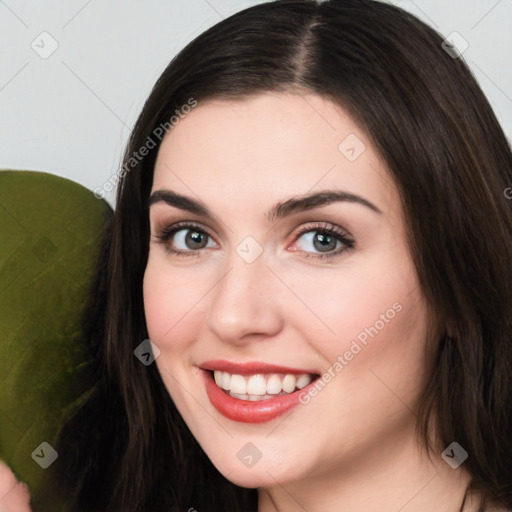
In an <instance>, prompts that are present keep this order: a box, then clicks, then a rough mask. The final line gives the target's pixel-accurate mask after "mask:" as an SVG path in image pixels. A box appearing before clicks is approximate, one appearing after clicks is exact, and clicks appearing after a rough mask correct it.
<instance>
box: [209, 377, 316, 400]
mask: <svg viewBox="0 0 512 512" xmlns="http://www.w3.org/2000/svg"><path fill="white" fill-rule="evenodd" d="M213 376H214V379H215V383H216V384H217V386H219V387H220V388H222V389H224V390H225V391H228V392H229V394H230V395H231V396H234V397H235V398H239V399H241V400H251V401H256V400H266V399H268V398H273V396H269V395H279V394H281V395H283V394H286V393H293V392H294V391H295V390H296V389H302V388H303V387H305V386H307V385H308V384H309V383H310V382H311V381H312V376H311V375H309V374H302V375H293V374H290V373H288V374H283V373H271V374H256V375H251V376H248V375H238V374H233V375H232V374H230V373H228V372H221V371H219V370H215V371H214V372H213Z"/></svg>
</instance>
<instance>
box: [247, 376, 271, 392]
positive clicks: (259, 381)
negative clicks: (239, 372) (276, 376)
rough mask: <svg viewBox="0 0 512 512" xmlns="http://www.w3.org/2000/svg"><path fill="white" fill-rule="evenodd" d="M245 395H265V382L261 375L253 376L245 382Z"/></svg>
mask: <svg viewBox="0 0 512 512" xmlns="http://www.w3.org/2000/svg"><path fill="white" fill-rule="evenodd" d="M247 393H248V394H249V395H261V396H262V395H266V394H267V382H266V381H265V377H264V376H263V375H253V376H252V377H250V378H249V381H248V382H247Z"/></svg>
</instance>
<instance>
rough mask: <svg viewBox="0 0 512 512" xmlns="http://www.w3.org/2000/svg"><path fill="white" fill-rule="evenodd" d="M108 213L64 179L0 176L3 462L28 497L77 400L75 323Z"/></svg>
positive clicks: (79, 356)
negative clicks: (22, 485) (26, 486)
mask: <svg viewBox="0 0 512 512" xmlns="http://www.w3.org/2000/svg"><path fill="white" fill-rule="evenodd" d="M112 213H113V212H112V209H111V207H110V206H109V205H108V203H106V202H105V201H104V200H100V199H97V198H96V197H95V196H94V194H93V193H92V192H91V191H90V190H88V189H86V188H84V187H83V186H81V185H79V184H77V183H74V182H73V181H70V180H68V179H65V178H61V177H58V176H54V175H52V174H48V173H44V172H33V171H10V170H0V460H3V461H4V462H5V463H6V464H7V465H8V466H9V467H10V468H11V470H12V471H13V473H14V475H15V476H16V478H17V479H18V480H19V481H21V482H25V483H26V484H27V485H28V487H29V490H30V493H31V496H34V495H37V494H38V493H39V492H40V486H41V485H42V482H43V476H44V471H45V466H47V465H48V464H51V463H52V459H54V458H55V456H56V455H57V457H58V454H56V453H54V452H53V451H52V447H53V445H54V443H55V441H56V439H57V436H58V432H59V428H60V426H61V425H62V423H63V421H64V418H65V417H66V415H67V414H69V413H70V412H71V411H73V410H74V408H75V407H76V406H77V405H78V404H79V403H80V401H81V399H82V397H81V396H80V394H79V392H78V389H79V386H78V385H77V379H76V372H77V369H79V368H80V365H81V364H83V353H82V349H83V346H84V339H83V334H82V332H81V318H82V314H83V310H84V306H85V301H86V296H87V292H88V288H89V286H90V283H91V280H92V277H93V272H94V266H95V263H96V258H97V254H98V250H99V246H100V241H101V234H102V230H103V227H104V224H105V222H106V221H107V220H108V218H109V217H110V216H111V215H112ZM55 510H57V507H56V508H55Z"/></svg>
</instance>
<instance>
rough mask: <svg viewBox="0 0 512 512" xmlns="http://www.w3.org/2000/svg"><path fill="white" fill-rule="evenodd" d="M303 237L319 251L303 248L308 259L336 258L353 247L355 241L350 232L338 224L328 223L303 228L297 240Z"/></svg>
mask: <svg viewBox="0 0 512 512" xmlns="http://www.w3.org/2000/svg"><path fill="white" fill-rule="evenodd" d="M303 235H305V236H303ZM301 238H303V239H306V240H307V242H308V244H310V245H311V246H312V247H313V249H315V250H316V251H319V252H316V253H315V252H309V251H304V250H303V252H305V253H306V254H305V258H308V259H311V258H312V259H326V258H334V257H336V256H339V255H340V254H341V253H344V252H345V251H347V250H349V249H352V248H353V247H354V243H355V242H354V240H352V239H351V238H349V235H348V233H346V232H344V231H342V230H341V229H339V228H338V227H337V226H334V225H332V224H327V223H323V224H316V225H313V226H307V227H305V228H303V229H302V230H301V231H300V232H299V233H297V235H296V240H300V239H301ZM334 249H338V250H334Z"/></svg>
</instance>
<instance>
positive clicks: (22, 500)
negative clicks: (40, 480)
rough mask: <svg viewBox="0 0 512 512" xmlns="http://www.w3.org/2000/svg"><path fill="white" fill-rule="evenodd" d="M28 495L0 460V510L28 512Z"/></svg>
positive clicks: (0, 511)
mask: <svg viewBox="0 0 512 512" xmlns="http://www.w3.org/2000/svg"><path fill="white" fill-rule="evenodd" d="M29 501H30V495H29V492H28V487H27V486H26V484H23V483H20V482H18V481H17V480H16V477H15V476H14V474H13V473H12V471H11V470H10V469H9V468H8V467H7V465H6V464H5V463H4V462H2V461H0V512H30V506H29Z"/></svg>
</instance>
